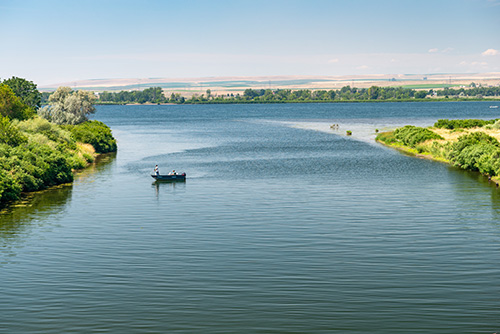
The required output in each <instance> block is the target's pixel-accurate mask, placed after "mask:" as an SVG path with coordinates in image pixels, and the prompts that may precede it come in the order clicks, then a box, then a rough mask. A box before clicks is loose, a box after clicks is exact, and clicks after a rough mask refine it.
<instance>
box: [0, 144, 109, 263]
mask: <svg viewBox="0 0 500 334" xmlns="http://www.w3.org/2000/svg"><path fill="white" fill-rule="evenodd" d="M115 157H116V153H111V154H103V155H101V156H99V157H98V158H97V159H96V161H95V163H93V164H92V165H90V166H89V167H88V168H86V169H85V170H83V171H81V172H79V173H78V174H77V175H76V176H75V181H77V180H79V179H80V178H85V177H89V176H90V175H92V174H95V173H96V172H102V171H104V170H106V169H108V168H110V167H111V165H112V164H111V163H112V162H113V161H114V159H115ZM72 191H73V184H71V183H69V184H63V185H59V186H55V187H51V188H49V189H46V190H43V191H38V192H33V193H28V194H26V195H24V196H23V198H22V199H21V200H20V201H16V202H15V203H13V204H11V205H9V206H7V207H6V208H4V209H3V210H2V211H0V253H4V254H6V255H8V253H9V252H8V250H9V248H10V247H11V246H12V243H17V244H18V245H17V246H20V245H22V239H23V238H24V237H25V236H26V235H27V234H28V233H29V232H30V230H31V229H34V228H36V227H37V226H38V225H34V224H32V222H34V221H37V222H39V221H42V222H44V221H47V220H48V217H50V216H52V215H55V214H58V213H60V212H62V211H64V209H65V208H66V206H67V205H68V203H69V202H70V199H71V194H72ZM4 250H5V251H7V252H4ZM1 263H2V260H0V265H1Z"/></svg>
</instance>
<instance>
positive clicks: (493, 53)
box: [481, 49, 500, 56]
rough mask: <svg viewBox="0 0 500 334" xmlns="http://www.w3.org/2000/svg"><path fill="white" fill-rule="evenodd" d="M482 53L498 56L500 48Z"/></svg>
mask: <svg viewBox="0 0 500 334" xmlns="http://www.w3.org/2000/svg"><path fill="white" fill-rule="evenodd" d="M481 54H482V55H483V56H496V55H498V54H500V52H499V51H498V50H495V49H488V50H486V51H484V52H483V53H481Z"/></svg>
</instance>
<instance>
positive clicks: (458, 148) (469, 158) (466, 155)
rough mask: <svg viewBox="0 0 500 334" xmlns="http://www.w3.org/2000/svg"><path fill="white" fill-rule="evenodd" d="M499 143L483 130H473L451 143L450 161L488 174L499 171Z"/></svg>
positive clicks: (461, 166)
mask: <svg viewBox="0 0 500 334" xmlns="http://www.w3.org/2000/svg"><path fill="white" fill-rule="evenodd" d="M499 157H500V143H499V142H498V140H496V139H495V138H493V137H491V136H489V135H487V134H486V133H484V132H474V133H470V134H468V135H464V136H461V137H459V138H458V141H457V142H456V143H454V144H452V147H451V151H450V153H449V159H450V161H451V162H452V163H453V164H454V165H456V166H459V167H460V168H463V169H468V170H472V171H478V172H481V173H484V174H489V175H492V176H494V175H498V173H499V172H500V159H499Z"/></svg>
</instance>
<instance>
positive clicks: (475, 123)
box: [434, 119, 497, 130]
mask: <svg viewBox="0 0 500 334" xmlns="http://www.w3.org/2000/svg"><path fill="white" fill-rule="evenodd" d="M496 121H497V120H496V119H492V120H489V121H485V120H482V119H451V120H450V119H439V120H438V121H437V122H436V123H435V124H434V127H436V128H440V129H449V130H453V129H460V128H462V129H469V128H477V127H483V126H485V125H488V124H493V123H495V122H496Z"/></svg>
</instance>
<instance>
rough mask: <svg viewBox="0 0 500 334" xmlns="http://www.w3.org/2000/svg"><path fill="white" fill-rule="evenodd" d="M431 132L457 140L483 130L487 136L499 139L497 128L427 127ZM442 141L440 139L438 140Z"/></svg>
mask: <svg viewBox="0 0 500 334" xmlns="http://www.w3.org/2000/svg"><path fill="white" fill-rule="evenodd" d="M429 130H431V131H432V132H435V133H437V134H438V135H440V136H441V137H443V138H444V139H445V141H458V138H459V137H461V136H463V135H466V134H469V133H473V132H484V133H486V134H487V135H489V136H492V137H494V138H496V139H497V140H498V141H500V130H497V129H485V128H471V129H460V130H448V129H438V128H429ZM440 141H441V142H442V140H440Z"/></svg>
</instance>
